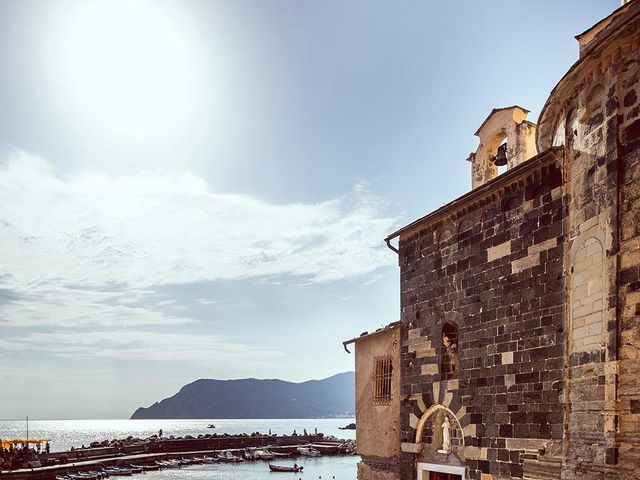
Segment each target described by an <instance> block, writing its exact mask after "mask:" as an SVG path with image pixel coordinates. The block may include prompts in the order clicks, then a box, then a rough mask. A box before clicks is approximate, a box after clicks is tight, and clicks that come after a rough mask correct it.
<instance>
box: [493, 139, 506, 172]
mask: <svg viewBox="0 0 640 480" xmlns="http://www.w3.org/2000/svg"><path fill="white" fill-rule="evenodd" d="M493 164H494V165H495V166H496V167H503V166H505V165H506V164H507V144H506V143H503V144H502V145H500V146H499V147H498V153H496V156H495V157H493Z"/></svg>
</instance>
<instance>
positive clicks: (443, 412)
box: [415, 404, 464, 453]
mask: <svg viewBox="0 0 640 480" xmlns="http://www.w3.org/2000/svg"><path fill="white" fill-rule="evenodd" d="M445 416H447V417H448V418H449V422H450V425H451V451H452V452H454V453H456V452H458V451H459V450H460V449H462V448H464V432H463V430H462V425H461V424H460V421H459V420H458V418H457V417H456V415H455V413H453V412H452V411H451V410H449V408H447V407H446V406H444V405H441V404H435V405H432V406H431V407H429V408H428V409H427V410H426V411H425V412H424V413H423V414H422V416H421V417H420V420H419V421H418V425H417V426H416V436H415V443H417V444H422V445H423V446H424V447H423V449H429V450H433V451H434V452H437V450H438V449H440V448H441V447H442V434H441V428H442V423H443V420H444V417H445Z"/></svg>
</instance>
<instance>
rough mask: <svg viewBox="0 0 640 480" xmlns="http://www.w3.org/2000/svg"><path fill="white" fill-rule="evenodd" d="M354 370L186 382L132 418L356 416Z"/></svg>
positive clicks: (139, 409) (140, 409) (138, 410)
mask: <svg viewBox="0 0 640 480" xmlns="http://www.w3.org/2000/svg"><path fill="white" fill-rule="evenodd" d="M354 408H355V374H354V372H346V373H339V374H337V375H334V376H332V377H329V378H325V379H324V380H309V381H307V382H302V383H293V382H285V381H283V380H258V379H255V378H246V379H242V380H209V379H201V380H196V381H195V382H193V383H190V384H188V385H185V386H184V387H182V388H181V389H180V391H179V392H178V393H176V394H175V395H174V396H172V397H169V398H165V399H164V400H162V401H161V402H156V403H154V404H153V405H151V406H150V407H147V408H144V407H140V408H138V409H137V410H136V411H135V412H134V413H133V415H132V416H131V418H132V419H184V418H323V417H351V416H353V415H354Z"/></svg>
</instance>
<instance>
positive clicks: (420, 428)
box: [415, 404, 464, 447]
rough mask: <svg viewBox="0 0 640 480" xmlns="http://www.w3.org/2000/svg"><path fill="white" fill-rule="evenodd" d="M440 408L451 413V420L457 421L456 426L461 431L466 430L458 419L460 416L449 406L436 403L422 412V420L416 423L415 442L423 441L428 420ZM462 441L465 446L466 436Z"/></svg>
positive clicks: (448, 413) (462, 437)
mask: <svg viewBox="0 0 640 480" xmlns="http://www.w3.org/2000/svg"><path fill="white" fill-rule="evenodd" d="M439 410H444V412H445V413H446V414H447V415H449V418H450V419H451V421H453V422H455V424H456V425H455V426H457V428H458V429H459V430H460V431H461V432H464V429H463V428H462V425H461V424H460V421H459V420H458V417H456V414H455V413H453V412H452V411H451V410H450V409H449V408H447V407H445V406H444V405H440V404H436V405H432V406H431V407H429V408H428V409H427V411H426V412H424V413H423V414H422V416H421V417H420V420H419V421H418V424H417V425H416V436H415V443H422V434H423V431H424V427H425V425H426V424H427V421H429V419H430V418H431V417H432V416H433V415H434V414H435V413H436V412H438V411H439ZM461 442H462V445H461V446H462V447H464V436H461Z"/></svg>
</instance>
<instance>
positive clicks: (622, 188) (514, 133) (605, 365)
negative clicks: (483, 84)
mask: <svg viewBox="0 0 640 480" xmlns="http://www.w3.org/2000/svg"><path fill="white" fill-rule="evenodd" d="M578 40H579V42H580V60H579V61H578V62H577V63H576V64H575V65H574V66H573V67H572V68H571V69H570V70H569V72H568V73H567V74H566V75H565V76H564V77H563V79H562V80H561V81H560V82H559V84H558V85H557V86H556V88H555V89H554V90H553V92H552V93H551V96H550V97H549V99H548V100H547V102H546V104H545V106H544V108H543V110H542V113H541V115H540V119H539V122H538V125H537V126H536V125H533V124H530V123H528V122H526V121H525V120H524V118H525V116H526V110H524V109H522V108H520V107H517V106H514V107H509V108H507V109H498V110H494V111H493V112H492V114H491V115H490V116H489V117H488V118H487V120H485V122H484V123H483V125H482V127H481V128H480V129H479V131H478V132H479V133H481V135H480V134H479V136H480V138H481V145H480V147H479V149H478V151H477V152H476V153H475V154H473V155H472V156H471V157H470V159H469V160H470V161H471V162H472V164H473V165H472V180H473V186H474V190H472V191H471V192H469V193H468V194H466V195H464V196H463V197H460V198H459V199H457V200H455V201H453V202H452V203H450V204H448V205H445V206H444V207H442V208H440V209H439V210H437V211H435V212H433V213H431V214H429V215H427V216H425V217H423V218H421V219H419V220H417V221H415V222H413V223H412V224H410V225H408V226H406V227H404V228H402V229H400V230H399V231H398V232H395V233H394V234H392V235H391V236H390V237H389V238H387V243H388V244H389V245H390V246H392V245H393V243H392V241H395V240H396V239H397V241H398V247H397V249H396V250H397V253H398V259H399V265H400V275H401V328H400V338H401V375H400V382H401V389H402V397H403V398H402V403H401V407H400V409H399V410H400V411H399V415H398V417H397V418H396V419H395V421H396V422H397V423H398V424H399V426H400V437H401V438H400V440H401V442H402V443H401V451H402V453H401V456H400V459H399V461H398V462H397V463H394V464H393V465H396V470H397V472H398V473H397V474H395V475H396V477H395V478H398V477H399V478H402V479H407V480H409V479H416V478H417V479H418V480H422V479H423V478H424V479H425V480H426V478H427V477H426V476H424V475H427V474H428V473H427V472H447V473H446V474H447V475H453V477H447V478H456V477H455V475H460V477H457V478H470V479H478V480H489V479H508V478H526V479H545V480H546V479H562V480H574V479H582V480H596V479H597V480H604V479H620V480H630V479H640V472H639V471H638V470H640V469H639V467H640V153H639V149H638V147H639V145H640V82H639V79H640V49H639V46H640V1H638V0H634V1H631V2H628V3H627V4H626V5H624V6H623V7H621V8H620V9H618V10H617V11H616V12H614V13H613V14H612V15H611V16H610V17H607V18H606V19H604V20H603V21H601V22H599V23H598V24H597V25H595V26H594V27H592V28H591V29H589V30H587V31H586V32H585V33H583V34H581V35H580V36H578ZM489 130H490V131H489ZM533 134H535V136H536V138H535V140H536V141H535V146H536V147H537V151H538V152H540V153H538V154H537V155H534V154H535V150H536V149H534V148H533V147H532V143H531V138H532V137H531V135H533ZM505 138H507V140H508V143H507V148H506V149H505V150H506V152H507V156H508V160H509V163H508V170H507V171H506V173H503V174H502V175H498V171H497V169H496V168H495V167H494V166H493V165H491V162H492V161H494V160H495V159H496V156H497V153H496V152H497V150H498V146H499V144H500V142H502V141H503V140H504V139H505ZM531 155H533V157H531ZM496 163H497V162H496ZM392 248H394V249H395V247H392ZM361 407H362V405H357V410H358V409H360V408H361ZM445 417H446V418H447V424H446V425H447V426H446V427H443V425H444V423H443V422H445V420H444V419H445ZM449 422H450V424H451V427H449ZM359 427H360V426H359ZM443 428H445V429H446V431H447V434H446V435H447V436H448V435H450V436H451V445H450V447H448V448H444V445H443V442H444V443H446V441H444V440H443V433H442V431H443ZM447 438H448V437H447ZM358 441H359V442H361V441H363V440H362V439H361V438H360V436H359V437H358ZM365 441H366V440H365ZM438 450H440V452H439V451H438ZM393 460H394V461H395V459H393ZM379 461H381V460H379ZM387 461H391V459H387ZM364 463H366V459H365V461H364ZM392 463H393V462H392ZM367 468H369V467H367V466H366V465H364V466H363V467H361V468H360V469H359V478H360V479H370V478H373V477H371V476H370V475H368V474H367V470H366V469H367ZM388 471H394V470H393V468H389V469H388Z"/></svg>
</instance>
